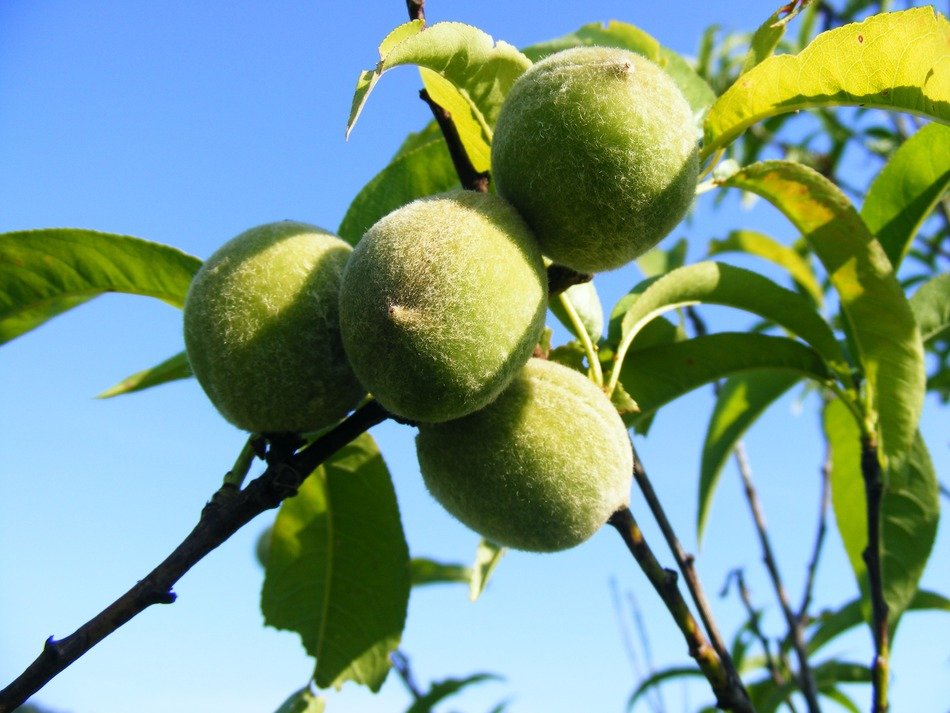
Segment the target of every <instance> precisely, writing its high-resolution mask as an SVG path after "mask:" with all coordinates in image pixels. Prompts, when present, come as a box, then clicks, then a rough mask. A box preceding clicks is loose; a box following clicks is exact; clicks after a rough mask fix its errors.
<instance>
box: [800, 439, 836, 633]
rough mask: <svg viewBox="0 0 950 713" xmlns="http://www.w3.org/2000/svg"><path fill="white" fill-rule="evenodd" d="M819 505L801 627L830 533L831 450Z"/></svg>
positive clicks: (802, 605) (822, 478) (806, 579)
mask: <svg viewBox="0 0 950 713" xmlns="http://www.w3.org/2000/svg"><path fill="white" fill-rule="evenodd" d="M820 499H821V500H820V503H819V505H818V531H817V532H816V533H815V546H814V547H813V548H812V552H811V558H810V559H809V560H808V569H807V570H806V574H805V586H804V588H803V589H802V603H801V605H799V607H798V614H797V616H796V617H795V618H796V619H798V622H799V625H800V626H805V625H806V623H807V619H808V608H809V607H810V606H811V598H812V593H813V592H814V590H815V575H816V573H817V572H818V560H819V559H820V558H821V551H822V547H823V546H824V542H825V535H826V534H827V532H828V510H829V509H830V508H831V449H830V447H829V449H828V451H827V453H826V454H825V462H824V463H823V464H822V466H821V496H820Z"/></svg>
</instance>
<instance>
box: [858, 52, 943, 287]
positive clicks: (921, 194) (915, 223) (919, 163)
mask: <svg viewBox="0 0 950 713" xmlns="http://www.w3.org/2000/svg"><path fill="white" fill-rule="evenodd" d="M944 71H945V72H947V70H944ZM948 186H950V126H945V125H944V124H928V125H927V126H925V127H923V128H922V129H920V131H918V132H917V133H916V134H914V135H913V136H911V137H910V138H909V139H908V140H907V141H906V142H904V143H903V144H902V145H901V147H900V148H898V149H897V151H895V152H894V155H893V156H892V157H891V160H890V161H888V162H887V165H885V166H884V168H883V169H882V170H881V172H880V173H879V174H878V175H877V177H876V178H875V179H874V182H873V183H871V187H870V188H869V189H868V193H867V196H866V197H865V199H864V205H863V206H862V207H861V217H862V218H863V219H864V222H865V223H866V224H867V226H868V230H870V231H871V234H872V235H874V236H875V237H877V239H878V241H879V242H880V243H881V245H882V246H883V248H884V252H885V253H887V257H888V258H889V259H890V261H891V264H892V265H893V266H894V269H895V270H897V268H898V267H899V266H900V264H901V261H902V260H903V259H904V256H905V255H907V251H908V250H910V246H911V244H912V243H913V241H914V236H915V235H917V231H918V230H919V229H920V225H921V224H922V223H923V222H924V219H925V218H926V217H927V216H928V215H930V212H931V211H932V210H933V208H934V206H935V205H936V204H937V201H938V200H940V196H942V195H943V194H944V193H945V192H946V190H947V187H948Z"/></svg>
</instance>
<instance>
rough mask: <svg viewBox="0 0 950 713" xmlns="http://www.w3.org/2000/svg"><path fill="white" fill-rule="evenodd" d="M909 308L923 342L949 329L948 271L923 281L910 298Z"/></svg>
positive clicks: (949, 280)
mask: <svg viewBox="0 0 950 713" xmlns="http://www.w3.org/2000/svg"><path fill="white" fill-rule="evenodd" d="M910 308H911V309H912V310H913V312H914V319H915V320H917V326H918V327H919V328H920V334H921V337H922V338H923V340H924V342H925V343H926V342H930V341H932V340H934V339H937V338H938V337H940V336H941V335H943V334H945V333H946V332H947V330H948V329H950V272H945V273H944V274H942V275H937V276H936V277H934V278H932V279H931V280H929V281H927V282H925V283H924V284H923V285H921V286H920V288H919V289H918V290H917V291H916V292H915V293H914V294H913V296H912V297H911V298H910Z"/></svg>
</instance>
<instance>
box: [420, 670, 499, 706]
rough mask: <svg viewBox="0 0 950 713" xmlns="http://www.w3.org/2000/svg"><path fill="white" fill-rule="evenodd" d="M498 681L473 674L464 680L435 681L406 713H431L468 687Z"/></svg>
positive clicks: (486, 675) (486, 674)
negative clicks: (438, 705)
mask: <svg viewBox="0 0 950 713" xmlns="http://www.w3.org/2000/svg"><path fill="white" fill-rule="evenodd" d="M499 680H501V677H500V676H496V675H495V674H492V673H475V674H472V675H471V676H466V677H465V678H447V679H445V680H444V681H436V682H435V683H433V684H432V686H431V687H430V688H429V691H428V692H427V693H426V694H425V695H423V696H421V697H419V698H417V699H416V700H415V701H414V702H413V704H412V705H411V706H409V708H407V709H406V713H431V712H432V711H433V710H434V709H435V706H436V705H437V704H438V703H441V702H442V701H444V700H445V699H446V698H449V697H451V696H454V695H456V694H457V693H459V692H460V691H462V690H463V689H465V688H467V687H469V686H473V685H475V684H477V683H484V682H485V681H499Z"/></svg>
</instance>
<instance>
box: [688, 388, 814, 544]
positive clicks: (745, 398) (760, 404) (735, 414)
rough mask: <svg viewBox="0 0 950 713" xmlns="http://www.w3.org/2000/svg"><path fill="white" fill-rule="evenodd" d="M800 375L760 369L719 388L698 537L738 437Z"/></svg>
mask: <svg viewBox="0 0 950 713" xmlns="http://www.w3.org/2000/svg"><path fill="white" fill-rule="evenodd" d="M799 378H800V377H799V376H798V375H797V374H794V373H787V372H780V371H759V372H749V373H748V374H741V375H739V376H734V377H732V378H730V379H728V380H727V381H726V382H725V383H724V384H723V386H722V388H721V389H720V390H719V394H718V396H717V397H716V405H715V407H714V408H713V412H712V416H711V417H710V419H709V427H708V428H707V430H706V440H705V442H704V443H703V456H702V464H701V465H700V469H699V510H698V513H697V516H696V532H697V540H702V536H703V532H704V531H705V528H706V520H707V518H708V516H709V509H710V506H711V505H712V498H713V494H714V493H715V489H716V485H717V484H718V482H719V475H720V473H722V469H723V467H724V466H725V465H726V461H727V460H728V459H729V456H730V455H732V452H733V450H734V449H735V447H736V443H738V441H739V439H740V438H742V436H743V434H744V433H745V432H746V431H747V430H748V429H749V427H750V426H751V425H752V424H753V423H755V421H756V420H757V419H758V418H759V416H761V415H762V413H763V412H764V411H765V409H766V408H768V407H769V406H770V405H771V404H772V403H774V402H775V401H776V400H777V399H778V398H779V397H780V396H781V395H782V394H784V393H785V392H786V391H788V390H789V389H790V388H791V387H792V386H793V385H794V384H795V383H797V382H798V380H799Z"/></svg>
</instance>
